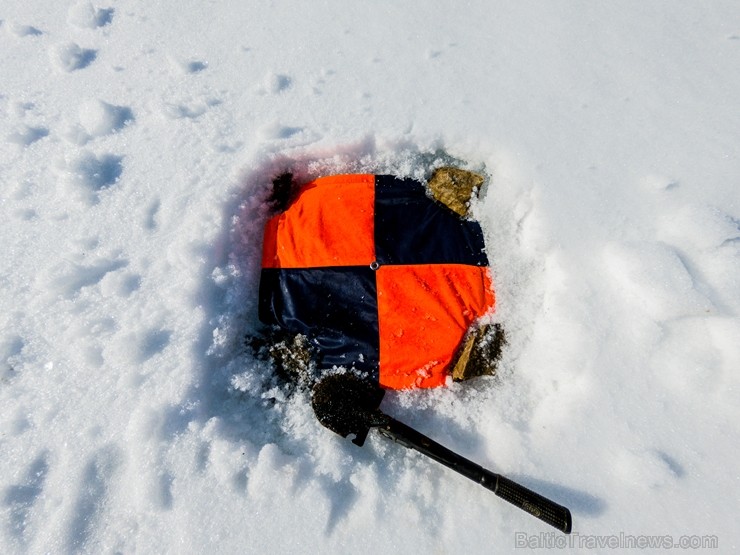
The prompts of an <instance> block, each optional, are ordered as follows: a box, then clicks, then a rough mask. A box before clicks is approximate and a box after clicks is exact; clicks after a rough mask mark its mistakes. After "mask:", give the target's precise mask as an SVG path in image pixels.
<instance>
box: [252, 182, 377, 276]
mask: <svg viewBox="0 0 740 555" xmlns="http://www.w3.org/2000/svg"><path fill="white" fill-rule="evenodd" d="M374 210H375V176H374V175H332V176H330V177H322V178H319V179H316V180H314V181H312V182H310V183H308V184H307V185H305V186H304V187H303V189H301V192H300V194H299V196H298V197H297V198H296V199H295V201H294V202H293V203H292V204H291V205H290V206H289V207H288V208H287V210H286V211H285V212H283V213H282V214H278V215H277V216H275V217H273V218H272V219H271V220H270V221H269V222H267V226H266V227H265V240H264V246H263V250H262V267H263V268H309V267H320V266H365V265H369V264H370V263H371V262H372V261H373V260H375V239H374V223H373V222H374Z"/></svg>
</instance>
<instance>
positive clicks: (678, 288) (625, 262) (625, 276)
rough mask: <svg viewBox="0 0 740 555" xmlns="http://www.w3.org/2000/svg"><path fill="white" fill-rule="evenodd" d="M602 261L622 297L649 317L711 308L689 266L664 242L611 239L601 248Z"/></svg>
mask: <svg viewBox="0 0 740 555" xmlns="http://www.w3.org/2000/svg"><path fill="white" fill-rule="evenodd" d="M604 261H605V264H606V268H607V272H606V275H607V276H609V278H610V279H611V280H612V282H613V284H614V286H615V287H616V288H617V290H619V291H620V292H621V294H622V298H623V299H624V300H625V301H626V302H628V303H631V304H633V305H634V307H635V309H636V310H640V311H643V312H645V313H646V314H647V315H648V316H649V317H651V318H652V319H653V320H656V321H666V320H672V319H675V318H680V317H683V316H691V315H705V314H706V313H707V312H708V311H709V310H711V309H712V303H711V302H710V301H709V299H707V298H706V297H705V296H704V295H702V294H701V293H700V292H699V291H698V290H697V289H696V287H695V280H694V278H693V276H692V275H691V273H690V271H689V268H687V266H686V264H685V263H684V261H683V260H682V259H681V257H680V256H679V255H678V253H677V252H676V251H675V249H673V248H671V247H670V246H669V245H667V244H665V243H659V242H633V243H611V244H609V245H607V247H606V248H605V249H604Z"/></svg>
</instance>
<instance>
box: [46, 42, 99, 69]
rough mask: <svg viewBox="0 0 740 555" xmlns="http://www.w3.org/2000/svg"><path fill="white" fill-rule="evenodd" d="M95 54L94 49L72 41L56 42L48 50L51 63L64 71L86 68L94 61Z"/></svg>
mask: <svg viewBox="0 0 740 555" xmlns="http://www.w3.org/2000/svg"><path fill="white" fill-rule="evenodd" d="M97 55H98V53H97V51H96V50H92V49H89V48H82V47H80V45H79V44H77V43H74V42H68V43H64V44H58V45H56V46H53V47H52V48H51V49H50V50H49V58H50V59H51V62H52V64H53V65H54V66H55V67H56V68H57V69H58V70H59V71H63V72H65V73H71V72H73V71H76V70H78V69H83V68H86V67H87V66H89V65H90V64H91V63H92V62H93V61H95V58H96V57H97Z"/></svg>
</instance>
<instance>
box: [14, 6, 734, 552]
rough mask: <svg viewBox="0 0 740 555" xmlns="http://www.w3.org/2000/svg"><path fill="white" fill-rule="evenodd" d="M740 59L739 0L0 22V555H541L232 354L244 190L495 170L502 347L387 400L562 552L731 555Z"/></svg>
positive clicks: (497, 509) (252, 263)
mask: <svg viewBox="0 0 740 555" xmlns="http://www.w3.org/2000/svg"><path fill="white" fill-rule="evenodd" d="M739 68H740V6H739V5H738V3H737V1H736V0H724V1H723V0H714V1H712V2H694V1H689V0H671V1H667V0H665V1H664V0H653V1H645V0H622V1H620V2H593V1H589V0H558V1H550V0H509V1H493V0H471V1H470V2H465V3H452V2H432V1H416V2H392V1H390V0H379V1H374V2H370V1H359V0H349V1H339V0H321V1H311V2H290V1H287V0H273V1H270V2H243V3H239V2H216V1H203V0H197V1H196V0H177V1H175V0H162V1H157V2H147V1H143V0H120V1H114V0H111V1H110V2H108V3H102V4H96V5H91V4H89V3H87V2H82V3H78V2H75V1H74V0H72V1H68V0H25V1H22V0H3V2H2V4H0V245H1V246H0V552H2V553H23V552H29V553H45V552H48V553H67V552H78V551H81V552H90V553H116V552H121V553H207V552H208V553H212V552H221V553H449V554H457V553H468V554H471V555H472V554H477V553H493V552H513V551H515V550H516V547H517V546H519V545H522V543H526V544H527V545H528V546H529V547H537V546H542V545H544V546H549V547H550V548H553V549H555V550H556V551H560V552H563V551H564V550H563V549H560V548H559V547H558V546H560V545H562V544H558V543H557V541H560V540H559V539H558V540H557V541H556V538H560V537H561V536H559V535H558V533H557V532H552V533H551V532H550V530H551V529H550V528H548V527H547V526H546V525H544V524H542V523H541V522H539V521H538V520H536V519H534V518H532V517H531V516H529V515H527V514H526V513H524V512H522V511H519V510H517V509H515V508H514V507H512V506H510V505H508V504H506V503H505V502H503V501H501V500H500V499H498V498H496V497H495V496H494V495H493V494H492V493H491V492H489V491H487V490H485V489H483V488H481V487H479V486H477V485H476V484H474V483H472V482H470V481H468V480H466V479H465V478H463V477H462V476H459V475H456V474H454V473H453V472H451V471H449V470H447V469H445V468H443V467H441V466H439V465H437V464H435V463H433V462H431V461H429V460H427V459H425V458H423V457H422V456H420V455H417V454H414V453H412V452H409V451H406V450H404V449H403V448H402V447H400V446H397V445H394V444H391V443H389V442H387V441H386V440H384V439H382V438H380V437H378V436H376V435H371V437H370V438H369V440H368V442H367V443H366V445H365V446H364V447H362V448H359V447H356V446H355V445H353V444H352V443H350V442H349V441H348V440H344V439H342V438H340V437H338V436H335V435H333V434H332V433H331V432H329V431H328V430H326V429H324V428H322V427H321V426H320V425H319V424H318V423H317V422H316V420H315V419H314V417H313V413H312V411H311V409H310V407H309V405H308V399H307V397H306V396H305V395H300V394H299V395H294V396H291V397H289V398H287V399H286V398H284V393H283V392H281V391H280V390H279V389H275V388H273V387H271V385H272V384H271V383H270V376H269V369H268V368H266V367H265V365H264V364H263V363H260V362H257V361H254V360H252V359H251V358H250V357H249V355H248V354H247V353H245V352H244V348H243V341H242V340H243V337H244V335H245V333H248V332H249V331H250V330H252V329H254V327H255V325H256V287H257V282H258V277H259V276H258V270H259V256H260V250H261V230H262V226H263V224H264V221H265V217H266V212H265V209H264V208H263V201H264V198H265V191H266V187H267V185H268V183H269V180H270V178H271V177H272V176H273V175H275V174H276V173H279V172H281V171H284V170H286V169H292V170H293V171H295V172H296V173H297V174H298V175H300V176H301V177H302V178H304V179H305V178H308V177H310V176H317V175H323V174H326V173H336V172H346V171H372V172H388V173H395V174H404V175H406V174H413V175H417V176H423V173H424V171H425V170H428V169H429V168H430V167H431V166H433V165H435V164H438V163H439V162H440V161H441V160H442V157H443V154H442V153H448V154H449V155H451V156H454V157H457V158H459V159H461V160H465V161H467V162H468V163H469V167H471V168H473V169H485V171H486V172H487V174H488V175H489V176H490V183H489V185H488V186H487V188H486V191H485V196H484V197H483V199H482V200H481V201H480V202H479V203H478V204H477V205H476V206H475V211H476V214H477V216H478V217H479V218H480V219H481V221H482V223H483V226H484V231H485V233H486V237H487V241H488V246H489V257H490V259H491V262H492V265H493V268H494V275H495V280H496V287H497V294H498V312H497V316H496V317H497V319H498V320H500V321H501V322H503V324H504V325H505V327H506V328H507V331H508V337H509V346H508V349H507V351H506V353H505V356H504V360H503V362H502V368H501V372H500V376H499V378H498V379H490V378H484V379H480V380H478V381H477V382H475V383H469V384H465V385H454V386H453V387H450V388H449V389H445V390H435V391H411V392H404V393H389V394H388V395H387V396H386V400H385V401H384V405H383V408H384V409H385V410H386V412H388V413H390V414H392V415H394V416H396V417H397V418H399V419H400V420H403V421H405V422H407V423H409V424H411V425H413V426H415V427H417V428H418V429H420V430H421V431H423V432H425V433H427V434H428V435H430V436H432V437H434V438H435V439H436V440H438V441H440V442H441V443H443V444H445V445H446V446H448V447H450V448H452V449H454V450H456V451H458V452H460V453H462V454H463V455H465V456H467V457H469V458H471V459H473V460H475V461H476V462H478V463H480V464H482V465H483V466H486V467H488V468H490V469H492V470H494V471H496V472H500V473H502V474H504V475H506V476H509V477H511V478H513V479H515V480H517V481H519V482H521V483H522V484H524V485H526V486H528V487H530V488H532V489H535V490H537V491H540V492H541V493H543V494H544V495H546V496H548V497H551V498H552V499H554V500H556V501H558V502H560V503H562V504H564V505H567V506H569V507H570V508H571V510H572V512H573V518H574V534H573V536H571V538H572V539H571V540H569V541H570V542H572V543H571V544H569V545H570V547H572V549H571V550H570V551H574V552H588V551H591V550H592V548H594V547H597V548H598V543H597V542H605V541H610V542H614V541H617V542H625V541H633V540H630V539H629V537H634V538H637V537H638V536H640V535H644V536H655V535H661V536H664V535H670V536H672V537H671V538H670V541H671V542H672V541H674V540H675V542H676V543H678V542H679V540H680V538H681V536H697V537H703V536H712V537H714V539H716V541H717V545H718V550H714V552H722V553H731V552H735V551H737V550H738V549H739V548H740V532H738V528H737V524H736V520H737V515H738V513H740V501H739V500H738V499H739V496H738V490H740V467H739V465H738V460H740V425H739V424H738V422H740V390H739V383H740V281H739V280H740V100H739V99H740V96H739V95H738V91H740V71H738V69H739ZM563 537H564V536H563ZM610 538H615V539H610ZM638 539H639V540H640V541H647V540H644V539H643V538H638ZM649 539H650V538H648V540H649ZM700 539H701V538H700ZM710 539H711V538H710ZM692 541H697V539H696V538H694V539H692ZM620 545H624V544H623V543H622V544H620ZM661 545H663V544H661ZM596 550H597V551H601V552H604V551H608V550H609V549H604V548H602V549H596ZM656 550H657V551H664V550H662V549H655V548H648V549H645V550H643V552H651V551H656Z"/></svg>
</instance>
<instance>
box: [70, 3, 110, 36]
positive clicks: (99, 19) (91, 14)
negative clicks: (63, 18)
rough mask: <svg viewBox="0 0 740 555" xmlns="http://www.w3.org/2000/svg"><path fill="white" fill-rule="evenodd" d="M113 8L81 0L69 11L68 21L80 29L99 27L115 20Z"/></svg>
mask: <svg viewBox="0 0 740 555" xmlns="http://www.w3.org/2000/svg"><path fill="white" fill-rule="evenodd" d="M114 12H115V10H114V9H113V8H95V7H94V6H93V5H92V4H91V3H90V2H79V3H77V4H74V5H73V6H72V7H70V8H69V10H68V11H67V23H69V24H70V25H74V26H75V27H79V28H80V29H97V28H98V27H105V26H106V25H109V24H110V23H111V21H113V14H114Z"/></svg>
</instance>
